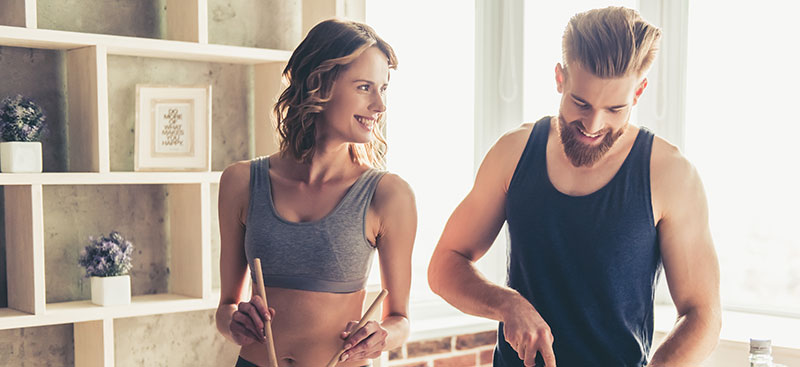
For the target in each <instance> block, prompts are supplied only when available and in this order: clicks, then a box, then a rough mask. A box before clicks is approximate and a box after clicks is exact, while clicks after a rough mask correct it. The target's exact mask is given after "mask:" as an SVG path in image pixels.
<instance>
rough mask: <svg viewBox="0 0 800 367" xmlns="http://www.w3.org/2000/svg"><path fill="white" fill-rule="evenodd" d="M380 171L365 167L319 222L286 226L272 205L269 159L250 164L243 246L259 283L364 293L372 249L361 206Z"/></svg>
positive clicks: (368, 198)
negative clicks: (256, 265)
mask: <svg viewBox="0 0 800 367" xmlns="http://www.w3.org/2000/svg"><path fill="white" fill-rule="evenodd" d="M385 173H386V172H385V171H378V170H375V169H368V170H367V171H366V172H364V173H363V174H362V175H361V177H359V178H358V180H356V182H355V183H354V184H353V186H351V187H350V189H349V190H348V191H347V193H346V194H345V195H344V197H343V198H342V200H341V201H340V202H339V204H338V205H337V206H336V207H335V208H334V209H333V211H331V212H330V213H329V214H327V215H326V216H325V217H323V218H322V219H320V220H317V221H313V222H290V221H287V220H285V219H283V218H281V217H280V215H279V214H278V213H277V211H276V210H275V205H274V204H273V202H272V189H271V185H270V180H269V157H260V158H256V159H254V160H252V161H251V162H250V207H249V209H248V212H247V223H246V230H245V237H244V247H245V253H246V255H247V261H248V263H250V264H252V263H253V259H254V258H256V257H258V258H260V259H261V267H262V272H263V273H264V284H265V285H266V286H268V287H278V288H291V289H300V290H307V291H315V292H330V293H351V292H355V291H358V290H361V289H364V287H365V286H366V282H367V276H368V275H369V270H370V267H371V266H372V258H373V256H372V254H373V252H374V250H375V248H374V247H373V246H372V245H371V244H370V243H369V241H367V238H366V235H365V229H366V216H367V208H368V207H369V204H370V202H371V201H372V196H373V194H374V193H375V188H376V187H377V185H378V181H380V179H381V177H383V175H384V174H385Z"/></svg>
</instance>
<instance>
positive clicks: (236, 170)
mask: <svg viewBox="0 0 800 367" xmlns="http://www.w3.org/2000/svg"><path fill="white" fill-rule="evenodd" d="M256 159H258V158H256ZM253 161H255V160H244V161H238V162H234V163H231V164H230V165H228V167H225V170H223V171H222V176H221V177H220V179H219V187H220V191H223V190H225V191H228V190H232V191H237V192H238V191H239V190H241V189H247V188H249V186H250V164H251V163H252V162H253Z"/></svg>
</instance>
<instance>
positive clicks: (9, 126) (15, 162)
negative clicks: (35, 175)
mask: <svg viewBox="0 0 800 367" xmlns="http://www.w3.org/2000/svg"><path fill="white" fill-rule="evenodd" d="M44 120H45V115H44V112H42V108H41V107H39V106H38V105H37V104H36V103H34V102H33V101H31V100H29V99H26V98H24V97H22V96H21V95H17V96H16V97H14V98H11V97H7V98H5V99H4V100H3V102H2V103H0V137H2V140H3V142H2V143H0V171H2V172H42V143H41V142H40V141H39V139H40V137H41V135H42V133H43V132H44Z"/></svg>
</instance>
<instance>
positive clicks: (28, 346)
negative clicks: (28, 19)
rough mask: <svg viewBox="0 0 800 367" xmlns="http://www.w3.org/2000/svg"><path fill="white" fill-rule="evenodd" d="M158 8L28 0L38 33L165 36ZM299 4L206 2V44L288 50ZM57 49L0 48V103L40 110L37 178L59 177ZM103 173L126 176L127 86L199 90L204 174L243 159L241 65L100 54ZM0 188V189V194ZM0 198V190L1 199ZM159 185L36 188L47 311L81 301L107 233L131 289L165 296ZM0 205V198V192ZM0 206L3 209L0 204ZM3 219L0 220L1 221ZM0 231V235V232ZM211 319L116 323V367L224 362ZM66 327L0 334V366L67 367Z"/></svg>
mask: <svg viewBox="0 0 800 367" xmlns="http://www.w3.org/2000/svg"><path fill="white" fill-rule="evenodd" d="M165 3H166V0H153V1H141V0H116V1H96V0H38V1H37V5H38V7H37V16H38V25H39V28H43V29H57V30H69V31H78V32H93V33H104V34H114V35H125V36H136V37H146V38H165V35H166V25H165V19H166V12H167V11H169V9H166V7H165ZM300 6H301V3H300V1H298V0H294V1H283V0H242V1H239V0H237V1H233V0H209V29H210V34H209V41H210V42H211V43H219V44H230V45H239V46H249V47H267V48H278V49H292V48H294V47H295V46H296V45H297V44H298V43H299V42H300V39H301V34H300V32H301V28H302V27H301V24H300V21H301V18H302V17H301V8H300ZM64 59H65V57H64V52H63V51H52V50H34V49H25V48H13V47H0V81H2V82H0V98H2V97H4V96H6V95H15V94H16V93H22V94H24V95H27V96H30V97H32V98H34V99H35V100H36V101H37V102H38V103H40V104H41V105H42V106H43V108H44V109H45V111H46V113H47V116H48V123H49V127H50V130H51V131H50V134H49V135H48V136H47V137H45V139H44V141H43V153H44V156H43V165H44V170H45V171H51V172H52V171H54V172H58V171H66V170H67V158H66V157H67V155H66V153H67V151H68V149H69V147H68V143H69V142H68V141H67V139H66V137H67V135H68V133H67V131H68V125H69V124H68V121H67V110H66V98H67V97H66V73H67V71H66V66H65V61H64ZM108 66H109V70H108V77H109V85H108V87H109V131H110V136H109V138H110V144H111V146H110V151H111V156H110V159H111V169H112V170H114V171H132V170H133V144H134V143H133V136H134V101H135V85H136V84H137V83H142V84H169V85H193V84H204V83H209V84H211V85H212V88H213V92H212V94H213V96H212V97H213V98H212V100H213V101H212V169H213V170H222V169H224V168H225V167H226V166H227V165H228V164H230V163H232V162H235V161H238V160H243V159H248V158H250V156H251V154H252V153H251V152H250V151H249V144H248V141H249V139H250V137H249V127H248V126H250V125H251V124H252V120H253V116H252V109H253V106H252V105H249V102H248V101H250V100H252V93H253V91H252V81H251V79H252V68H251V67H246V66H239V65H227V64H214V63H207V62H189V61H173V60H161V59H147V58H137V57H123V56H110V57H109V59H108ZM0 190H1V188H0ZM217 191H218V187H217V185H212V192H211V194H210V195H211V200H212V204H211V207H212V251H213V254H212V261H213V266H212V268H213V269H214V270H213V273H212V286H213V287H214V288H219V271H218V263H219V230H218V224H217V221H216V218H217V210H216V206H217ZM0 194H1V193H0ZM168 194H169V190H168V188H167V187H166V186H164V185H124V186H116V185H111V186H106V185H98V186H49V187H45V189H44V210H45V217H44V220H45V223H44V224H45V271H46V276H45V283H46V297H47V302H61V301H69V300H81V299H88V298H89V297H90V296H89V285H88V282H87V280H86V279H85V278H83V273H82V271H83V270H82V269H81V268H80V267H79V266H78V265H77V256H78V251H80V248H81V247H82V246H84V245H85V243H86V237H87V236H89V235H98V234H100V233H107V232H108V231H110V230H112V229H117V230H119V231H121V232H122V233H123V234H124V235H126V236H128V237H130V239H131V240H132V241H133V242H134V245H135V246H136V252H135V255H136V257H135V259H134V264H135V266H134V270H133V272H132V287H133V288H132V292H133V294H134V295H137V294H148V293H162V292H166V291H167V289H168V288H169V269H168V265H167V264H169V258H168V254H169V251H168V250H169V247H168V246H169V244H168V243H166V238H168V221H169V218H168V215H167V213H168V205H169V199H168ZM0 200H2V195H0ZM0 208H2V206H0ZM3 215H8V213H2V211H0V216H3ZM3 229H4V228H3V226H0V234H2V230H3ZM5 261H6V259H5V236H4V235H2V236H0V264H2V265H0V308H1V307H6V305H7V291H6V289H5V288H6V286H7V285H6V279H5V278H6V274H5ZM213 315H214V311H213V310H209V311H198V312H187V313H179V314H169V315H159V316H151V317H138V318H130V319H120V320H115V323H114V328H115V340H116V344H115V355H116V364H117V365H118V366H141V365H147V366H189V365H191V366H220V365H232V364H233V361H234V360H235V356H236V354H237V352H238V348H237V347H236V346H235V345H233V344H232V343H230V342H227V341H225V339H224V338H222V337H221V336H220V335H219V334H218V333H217V332H216V329H215V326H214V319H213ZM73 347H74V346H73V339H72V324H66V325H54V326H43V327H36V328H26V329H12V330H3V331H0V366H71V365H73V364H74V352H73Z"/></svg>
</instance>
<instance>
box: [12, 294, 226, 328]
mask: <svg viewBox="0 0 800 367" xmlns="http://www.w3.org/2000/svg"><path fill="white" fill-rule="evenodd" d="M218 303H219V295H212V297H211V298H209V299H201V298H191V297H185V296H181V295H176V294H151V295H145V296H135V297H132V298H131V304H129V305H123V306H98V305H95V304H93V303H91V302H90V301H74V302H60V303H50V304H48V305H47V308H46V311H45V313H44V314H42V315H31V314H26V313H23V312H18V311H16V310H12V309H0V330H4V329H16V328H24V327H36V326H45V325H58V324H71V323H76V322H84V321H93V320H103V319H118V318H125V317H137V316H151V315H162V314H169V313H177V312H188V311H202V310H212V309H215V308H217V304H218Z"/></svg>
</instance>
